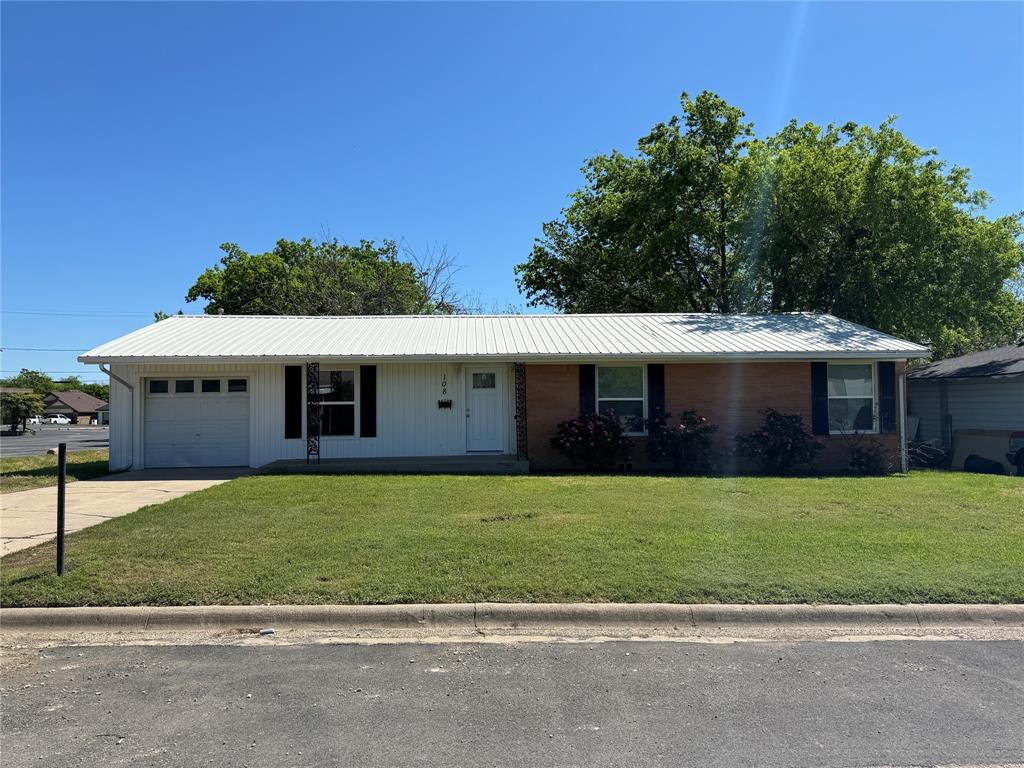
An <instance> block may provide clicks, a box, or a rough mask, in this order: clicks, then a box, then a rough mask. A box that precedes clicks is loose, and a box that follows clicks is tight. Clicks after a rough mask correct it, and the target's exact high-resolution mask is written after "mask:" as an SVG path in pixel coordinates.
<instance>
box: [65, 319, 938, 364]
mask: <svg viewBox="0 0 1024 768" xmlns="http://www.w3.org/2000/svg"><path fill="white" fill-rule="evenodd" d="M927 353H928V350H927V349H926V348H925V347H922V346H919V345H917V344H912V343H911V342H909V341H902V340H900V339H897V338H894V337H892V336H889V335H887V334H884V333H881V332H879V331H874V330H871V329H870V328H865V327H864V326H861V325H855V324H854V323H850V322H847V321H845V320H840V319H839V318H837V317H832V316H831V315H815V314H806V313H798V314H779V315H715V314H630V315H627V314H618V315H612V314H608V315H378V316H365V317H290V316H272V317H271V316H240V315H175V316H172V317H169V318H167V319H166V320H161V321H160V322H158V323H153V324H151V325H147V326H146V327H145V328H142V329H140V330H138V331H135V332H134V333H129V334H128V335H127V336H122V337H121V338H119V339H115V340H114V341H111V342H108V343H106V344H101V345H100V346H98V347H96V348H95V349H91V350H89V351H88V352H86V353H85V354H84V355H82V356H81V357H79V358H78V359H79V360H80V361H82V362H83V363H101V362H107V363H109V362H161V361H163V362H203V361H222V360H225V359H231V360H236V361H237V360H253V361H277V360H292V361H303V360H308V359H316V358H335V359H350V360H359V359H375V360H395V361H403V360H407V361H418V360H438V359H447V360H452V359H479V358H486V359H489V360H508V361H515V360H520V361H556V360H577V359H580V358H592V359H637V358H643V359H645V360H655V359H664V360H672V359H681V358H715V359H718V358H763V357H771V358H829V357H871V358H890V359H904V358H907V357H921V356H923V355H926V354H927Z"/></svg>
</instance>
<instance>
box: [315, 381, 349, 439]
mask: <svg viewBox="0 0 1024 768" xmlns="http://www.w3.org/2000/svg"><path fill="white" fill-rule="evenodd" d="M317 385H318V386H317V400H318V402H319V403H320V434H321V435H324V436H348V437H351V436H352V435H355V433H356V372H355V371H353V370H339V371H331V370H324V369H323V368H321V369H320V377H319V379H318V381H317Z"/></svg>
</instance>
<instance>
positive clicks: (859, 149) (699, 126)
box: [516, 92, 1024, 357]
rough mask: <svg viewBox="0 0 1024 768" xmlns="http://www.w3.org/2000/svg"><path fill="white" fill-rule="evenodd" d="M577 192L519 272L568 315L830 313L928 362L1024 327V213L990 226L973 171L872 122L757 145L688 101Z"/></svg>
mask: <svg viewBox="0 0 1024 768" xmlns="http://www.w3.org/2000/svg"><path fill="white" fill-rule="evenodd" d="M681 103H682V115H681V116H674V117H672V118H671V119H670V120H669V121H668V122H667V123H659V124H658V125H656V126H655V127H654V128H653V129H652V130H651V131H650V132H649V133H648V134H647V135H646V136H644V137H642V138H641V139H640V140H639V143H638V145H637V151H636V153H635V154H633V155H624V154H622V153H620V152H612V153H611V154H610V155H598V156H596V157H594V158H591V159H590V160H588V161H587V163H586V165H585V166H584V168H583V174H584V177H585V184H584V186H583V187H582V188H581V189H579V190H577V191H576V192H574V193H573V194H572V195H571V201H570V204H569V206H568V207H567V208H565V209H564V210H563V211H562V216H561V217H560V218H558V219H556V220H554V221H550V222H547V223H546V224H544V226H543V237H541V238H539V239H538V240H537V242H536V244H535V245H534V248H533V253H532V254H531V256H530V258H529V259H528V260H527V261H526V262H525V263H523V264H520V265H518V266H517V267H516V273H517V278H518V284H519V287H520V290H521V291H522V292H524V293H525V294H526V296H527V298H528V300H529V302H530V304H531V305H534V306H536V305H543V306H549V307H553V308H555V309H558V310H561V311H565V312H635V311H666V312H791V311H813V312H828V313H832V314H835V315H838V316H840V317H843V318H846V319H848V320H852V321H854V322H857V323H862V324H864V325H869V326H872V327H875V328H879V329H881V330H883V331H887V332H889V333H893V334H896V335H899V336H902V337H905V338H909V339H911V340H914V341H919V342H923V343H926V344H929V345H930V346H931V347H932V348H933V350H934V354H935V356H936V357H942V356H947V355H950V354H961V353H963V352H966V351H970V350H972V349H976V348H982V347H986V346H992V345H995V344H999V343H1006V342H1008V341H1009V340H1012V338H1013V337H1014V336H1015V335H1017V334H1019V333H1020V332H1021V330H1024V301H1022V299H1024V296H1022V294H1021V285H1022V267H1024V243H1022V241H1021V235H1022V233H1024V219H1022V216H1021V215H1014V216H1006V217H1002V218H997V219H990V218H987V217H985V216H984V215H983V213H982V211H983V210H984V208H985V207H986V205H987V204H988V202H989V198H988V195H987V194H985V193H984V192H978V191H971V190H970V188H969V173H968V172H967V170H966V169H964V168H961V167H959V166H955V165H953V166H951V165H948V164H947V163H945V162H943V161H941V160H940V159H939V158H938V156H937V154H936V152H935V151H934V150H925V149H921V148H919V147H917V146H915V145H914V144H913V143H912V142H911V141H910V140H909V139H908V138H907V137H906V136H904V135H903V134H902V133H900V132H899V131H898V130H896V128H895V127H894V121H893V120H891V119H890V120H888V121H886V122H884V123H883V124H882V125H880V126H879V127H877V128H870V127H867V126H860V125H856V124H854V123H847V124H845V125H842V126H835V125H829V126H826V127H821V126H817V125H814V124H811V123H807V124H802V125H801V124H798V123H797V122H796V121H793V122H791V123H790V124H789V125H787V126H786V127H785V128H784V129H783V130H781V131H780V132H779V133H778V134H776V135H774V136H769V137H767V138H764V139H759V138H756V137H755V136H754V133H753V126H752V125H751V124H750V123H749V122H746V121H745V120H744V115H743V113H742V112H741V111H740V110H739V109H737V108H736V107H733V106H731V105H729V104H727V103H726V102H725V101H724V100H723V99H721V98H720V97H718V96H716V95H715V94H712V93H708V92H704V93H701V94H700V95H699V96H697V97H696V98H695V99H691V98H689V97H688V96H687V95H686V94H683V96H682V100H681Z"/></svg>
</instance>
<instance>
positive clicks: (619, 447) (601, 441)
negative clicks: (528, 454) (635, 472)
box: [551, 411, 633, 469]
mask: <svg viewBox="0 0 1024 768" xmlns="http://www.w3.org/2000/svg"><path fill="white" fill-rule="evenodd" d="M551 446H552V447H553V448H554V449H555V450H556V451H558V452H559V453H561V454H563V455H564V456H567V457H569V460H570V461H572V463H573V464H582V465H583V466H584V467H586V468H587V469H610V468H613V467H615V465H616V464H618V463H619V462H625V461H629V460H630V458H631V455H632V452H633V443H632V442H631V441H630V439H629V438H628V437H626V433H625V430H624V429H623V428H622V424H621V422H619V420H618V419H617V418H615V414H614V413H613V412H611V411H609V412H608V415H607V416H605V415H603V414H597V413H593V414H588V415H586V416H580V417H579V418H576V419H569V420H568V421H563V422H562V423H561V424H559V425H558V429H557V431H556V432H555V436H554V437H553V438H552V439H551Z"/></svg>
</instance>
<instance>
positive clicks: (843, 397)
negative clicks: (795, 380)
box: [828, 363, 878, 435]
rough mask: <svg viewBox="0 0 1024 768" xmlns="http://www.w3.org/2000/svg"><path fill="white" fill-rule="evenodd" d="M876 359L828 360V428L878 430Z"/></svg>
mask: <svg viewBox="0 0 1024 768" xmlns="http://www.w3.org/2000/svg"><path fill="white" fill-rule="evenodd" d="M876 379H877V377H876V376H875V366H874V364H873V363H829V364H828V431H829V434H832V435H846V434H856V433H871V432H878V388H877V386H876V384H875V381H876Z"/></svg>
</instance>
